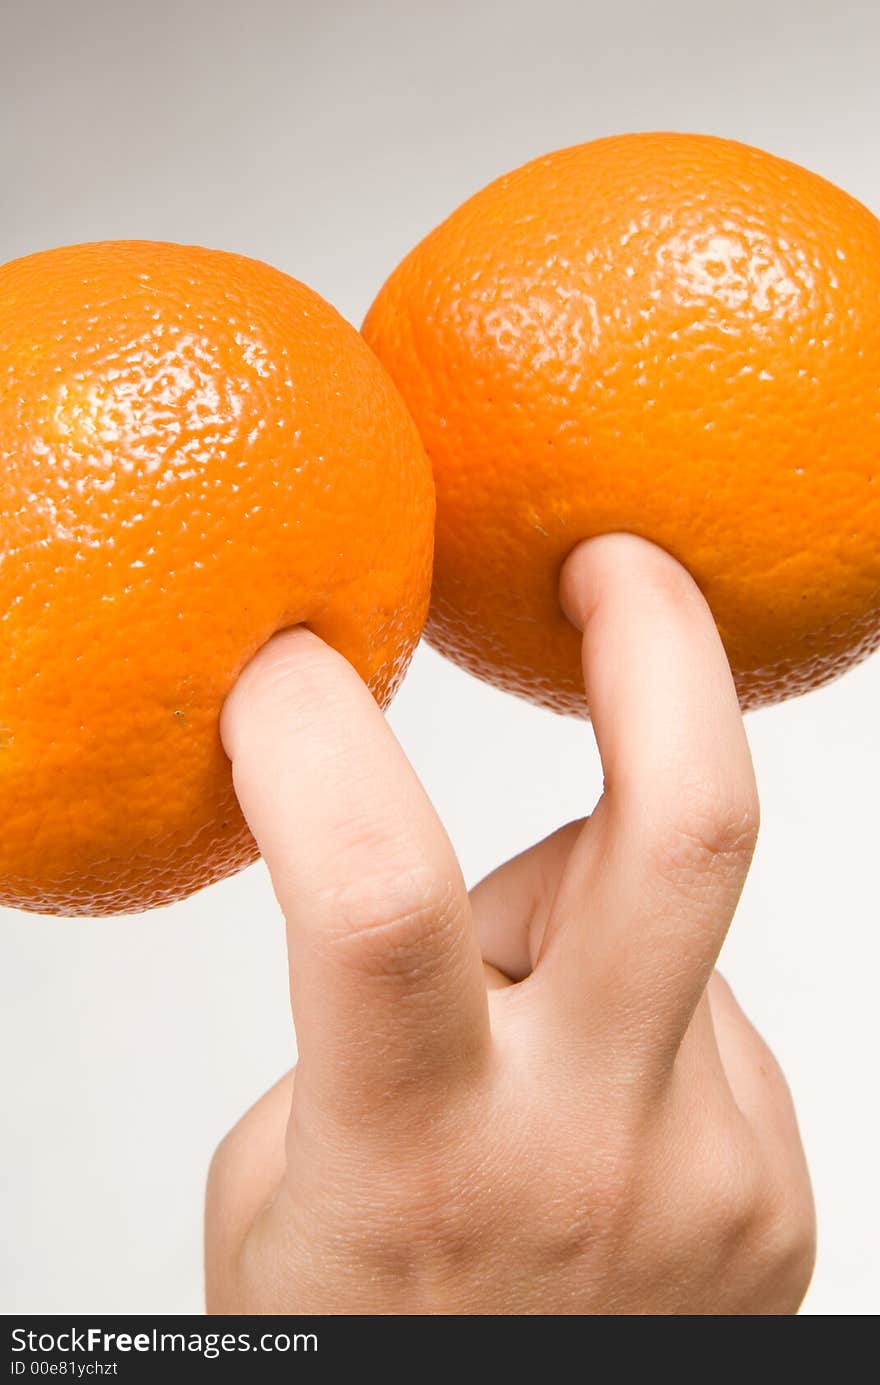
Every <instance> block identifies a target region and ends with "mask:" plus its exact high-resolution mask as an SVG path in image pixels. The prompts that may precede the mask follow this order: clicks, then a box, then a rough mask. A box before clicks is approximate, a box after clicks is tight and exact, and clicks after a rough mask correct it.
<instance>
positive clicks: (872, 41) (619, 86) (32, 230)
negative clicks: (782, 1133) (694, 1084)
mask: <svg viewBox="0 0 880 1385" xmlns="http://www.w3.org/2000/svg"><path fill="white" fill-rule="evenodd" d="M0 17H2V23H0V199H2V208H3V214H2V217H0V260H5V259H8V258H11V257H12V256H15V255H19V254H24V253H27V252H29V251H32V250H37V249H43V248H45V247H48V246H52V245H57V244H63V243H65V242H73V241H78V240H91V239H104V238H108V237H123V236H136V237H149V238H167V239H173V240H180V241H194V242H201V243H203V244H207V245H211V246H220V247H223V248H227V249H233V250H240V251H243V252H245V253H247V254H250V255H254V256H258V257H260V258H263V259H266V260H269V261H271V262H272V263H274V264H276V265H278V266H280V267H281V268H282V269H285V270H287V271H289V272H290V273H292V274H295V275H296V276H297V277H299V278H301V279H304V280H306V281H307V282H308V283H310V284H311V285H312V286H313V287H314V288H316V289H318V290H319V291H320V292H321V293H323V294H325V295H326V296H327V297H328V298H329V299H330V300H331V301H332V302H333V303H335V304H336V305H337V306H338V307H339V308H340V309H341V310H342V312H343V313H345V314H346V315H347V316H348V317H350V318H351V319H352V320H353V321H355V322H358V321H359V320H360V317H361V315H362V313H363V310H364V309H365V308H366V306H367V304H368V303H369V301H370V299H371V297H372V294H373V292H374V291H375V289H376V288H377V286H378V285H379V283H380V282H381V280H382V279H383V278H384V276H385V274H386V273H387V272H388V270H390V268H391V267H392V266H393V264H394V263H395V261H396V260H397V259H398V257H399V256H400V255H401V254H402V253H403V252H404V251H405V250H406V249H408V248H409V246H410V245H411V243H412V242H414V241H415V240H416V239H417V238H418V237H419V236H421V235H422V234H423V233H424V232H425V231H426V230H428V229H429V228H430V227H431V226H432V225H433V224H434V223H435V222H436V221H437V220H439V219H440V218H441V217H442V216H443V215H444V214H445V213H446V212H447V211H449V210H450V209H451V208H452V207H453V206H455V205H456V204H457V203H458V202H459V201H460V200H461V199H462V198H463V197H464V196H465V195H467V194H468V193H470V192H471V191H473V190H474V189H476V188H477V187H479V186H480V185H481V184H482V183H484V182H485V181H487V180H488V179H489V178H491V177H493V176H494V175H496V174H497V173H500V172H502V171H504V170H505V169H507V168H509V167H513V166H515V165H516V164H518V163H521V162H522V161H523V160H525V159H526V158H529V157H531V156H532V155H535V154H539V153H542V152H545V151H546V150H548V149H551V148H553V147H554V146H559V145H564V144H568V143H573V142H575V141H578V140H582V139H589V138H592V137H594V136H596V135H602V134H607V133H613V132H617V131H623V130H634V129H643V128H658V127H666V128H682V129H693V130H702V131H708V132H715V133H719V134H725V135H730V136H733V137H736V138H739V139H744V140H747V141H751V142H753V143H755V144H759V145H762V146H765V147H767V148H769V149H771V150H773V151H774V152H777V153H779V154H783V155H786V156H787V157H789V158H792V159H795V160H797V161H799V162H802V163H804V164H806V165H808V166H809V167H811V168H814V169H816V170H817V171H818V172H820V173H823V174H825V175H826V176H828V177H830V178H832V179H833V180H835V181H836V182H839V183H841V184H842V185H843V186H844V187H846V188H847V189H848V190H849V191H850V192H852V193H854V194H855V195H856V196H858V197H860V198H861V199H862V200H863V201H865V202H866V203H867V204H868V205H869V206H870V207H872V208H873V209H874V210H875V211H877V212H880V165H878V162H877V157H876V151H877V135H878V131H880V119H878V117H880V85H878V82H877V72H878V66H880V64H878V59H880V10H878V9H877V7H876V5H875V4H874V3H873V0H862V3H858V0H849V2H847V0H836V2H835V3H830V2H828V3H817V2H816V0H813V2H812V3H811V2H810V0H791V3H774V0H740V3H738V4H736V5H726V4H725V5H721V4H717V3H712V0H699V3H690V0H678V2H677V3H669V4H661V3H654V4H648V3H643V4H633V3H631V2H630V0H615V3H613V4H610V3H608V0H603V3H601V4H598V3H592V0H588V2H587V3H577V4H575V3H568V4H567V3H561V2H560V0H541V2H540V3H530V4H516V3H507V4H503V5H502V4H493V3H487V0H467V3H464V0H453V2H452V3H449V2H448V0H447V3H444V4H442V5H440V4H437V5H431V6H429V5H419V4H413V3H408V4H405V3H401V2H400V0H380V2H379V3H359V4H356V3H333V0H328V2H327V3H323V4H321V3H319V0H311V3H309V4H302V3H289V4H282V3H276V4H270V3H265V0H263V2H262V3H261V0H251V2H250V3H245V0H238V3H236V4H232V3H229V0H212V3H204V4H193V3H186V0H182V2H181V0H150V2H149V3H147V2H146V0H145V2H144V3H142V4H137V5H132V4H126V3H122V2H118V0H117V2H116V3H100V0H93V3H87V4H83V3H76V0H73V3H60V2H59V3H48V4H46V3H40V0H27V3H25V0H0ZM878 708H880V660H875V661H874V662H873V663H872V664H869V665H867V666H864V667H862V668H861V669H859V670H857V671H856V672H854V673H852V674H850V675H849V676H847V677H846V678H845V679H844V680H842V681H841V682H840V683H838V684H836V685H834V686H832V687H831V688H828V689H826V690H823V691H821V692H819V693H815V694H812V695H811V696H809V697H807V698H805V699H803V700H801V701H800V702H797V703H791V704H789V705H787V706H783V707H781V708H776V709H772V710H769V711H765V712H761V713H758V714H756V715H754V716H753V717H751V718H750V719H749V732H750V736H751V741H752V746H753V750H754V755H755V760H756V765H757V771H758V776H759V782H760V786H761V789H762V797H763V807H764V829H763V836H762V841H761V845H760V848H759V851H758V856H757V860H756V863H755V867H754V871H753V874H752V877H751V880H750V883H749V885H748V887H747V890H746V894H745V897H744V900H743V903H742V907H741V909H740V912H739V915H738V918H737V922H736V924H735V928H734V932H733V935H732V937H731V939H730V942H729V944H728V946H727V949H726V954H725V958H724V965H725V969H726V971H727V973H728V975H729V976H730V978H731V980H732V981H733V984H734V986H735V988H736V989H737V991H738V992H739V995H740V998H741V1000H742V1001H743V1003H744V1004H745V1006H746V1008H747V1009H748V1010H749V1011H750V1013H751V1014H752V1016H753V1017H754V1018H755V1020H756V1021H757V1023H758V1024H759V1025H760V1027H761V1028H762V1029H763V1031H764V1033H765V1034H766V1035H767V1037H768V1038H769V1040H770V1042H771V1044H772V1045H773V1046H774V1048H775V1049H776V1051H777V1053H778V1054H779V1056H780V1058H781V1060H782V1062H783V1064H784V1066H785V1068H786V1070H787V1072H788V1074H789V1076H790V1079H791V1083H792V1086H793V1088H794V1092H795V1095H796V1098H797V1101H798V1106H799V1110H800V1115H801V1121H802V1125H803V1130H804V1136H805V1141H806V1145H807V1149H808V1152H809V1155H810V1160H811V1164H812V1169H813V1175H814V1179H815V1185H816V1192H817V1198H818V1205H819V1214H820V1222H821V1247H820V1255H819V1267H818V1270H817V1274H816V1279H815V1283H814V1287H813V1289H812V1292H811V1295H810V1298H809V1300H808V1311H811V1312H813V1313H835V1314H836V1313H844V1314H845V1313H873V1312H876V1311H877V1310H878V1308H880V1263H878V1256H877V1250H876V1248H877V1245H878V1243H880V1200H878V1197H877V1189H876V1172H877V1167H878V1146H880V1096H878V1093H880V1081H878V1066H880V1064H878V1055H880V1025H878V969H880V933H878V929H877V901H878V896H880V885H878V881H877V875H876V868H875V866H874V864H873V862H874V860H875V859H876V843H877V836H878V825H880V804H878V801H877V794H876V785H877V783H878V778H880V773H878V772H880V730H878V725H877V711H878ZM391 719H392V722H393V724H394V726H395V728H396V730H397V732H398V734H399V736H400V737H401V739H402V741H403V743H404V745H405V747H406V749H407V751H408V752H409V754H410V756H411V757H412V759H413V761H414V762H415V765H416V767H417V769H418V771H419V772H420V774H421V775H422V777H423V779H424V781H425V783H426V785H427V787H428V790H429V792H430V793H431V795H432V796H433V798H434V800H435V802H436V804H437V806H438V808H439V810H440V812H441V814H442V816H443V818H444V820H445V822H446V823H447V825H448V827H449V830H450V832H451V835H452V837H453V840H454V841H455V843H456V845H457V847H458V849H459V851H460V853H461V856H462V859H463V862H464V867H465V871H466V873H467V875H468V877H469V879H470V880H476V879H477V878H478V877H479V876H480V875H481V874H483V873H484V872H485V871H486V870H488V869H489V868H491V867H492V866H493V865H495V864H496V863H497V862H498V861H499V860H500V859H501V858H503V857H505V856H508V855H510V854H511V853H513V852H514V851H516V850H518V849H519V848H520V847H522V846H524V845H525V844H527V843H528V842H530V841H532V840H533V839H535V838H537V837H539V836H541V835H543V834H544V833H546V832H547V831H549V830H551V829H552V828H554V827H556V826H557V825H558V824H559V823H561V822H562V821H563V820H565V819H567V818H569V817H572V816H574V815H576V814H579V813H581V812H583V811H585V810H587V809H588V808H589V807H590V806H591V804H592V802H593V800H594V799H595V796H596V794H597V792H598V789H599V772H598V763H597V757H596V753H595V749H594V746H593V744H592V739H591V735H590V732H589V730H588V729H587V728H585V727H583V726H581V725H578V724H575V723H574V722H566V721H564V720H562V719H559V718H556V717H554V716H553V715H551V714H549V713H542V712H540V711H537V710H535V709H533V708H531V707H529V706H527V705H526V704H520V703H518V702H516V701H514V700H513V699H511V698H508V697H506V696H504V695H503V694H500V693H496V692H493V691H492V690H490V689H487V688H484V687H482V686H481V685H479V684H477V683H476V682H474V681H473V680H471V679H469V678H468V677H467V676H466V675H464V674H462V673H459V672H458V671H457V670H455V669H453V668H452V667H450V666H449V665H447V664H445V663H444V662H443V661H442V660H440V659H439V658H438V657H437V656H436V655H434V654H432V653H431V652H430V651H428V650H424V649H423V650H422V651H420V653H419V655H418V656H417V659H416V661H415V664H414V667H413V671H412V674H411V676H410V678H409V680H408V682H407V683H406V685H405V687H404V690H403V692H402V693H401V695H400V697H399V698H398V700H397V702H396V704H395V706H394V708H393V710H392V713H391ZM0 830H2V827H0ZM0 985H2V1018H0V1024H2V1035H0V1051H2V1054H3V1062H4V1071H3V1101H2V1110H0V1125H2V1132H0V1133H2V1160H3V1171H2V1172H3V1177H2V1183H0V1202H2V1208H0V1218H2V1236H0V1262H2V1263H0V1309H2V1310H5V1311H6V1312H7V1313H12V1312H19V1311H31V1312H38V1313H48V1312H61V1311H64V1312H71V1313H86V1312H99V1311H100V1312H122V1311H127V1310H135V1311H144V1312H147V1311H149V1312H172V1313H173V1312H181V1311H199V1309H200V1307H201V1263H200V1258H201V1246H200V1219H201V1197H202V1186H203V1179H204V1173H205V1168H206V1165H207V1162H208V1159H209V1157H210V1153H211V1150H212V1148H213V1146H214V1144H215V1143H216V1141H217V1140H218V1139H219V1137H220V1136H221V1135H222V1133H223V1132H224V1130H225V1129H226V1127H227V1126H228V1125H229V1124H230V1123H231V1122H232V1121H233V1120H234V1119H235V1118H236V1117H237V1115H238V1114H239V1113H240V1112H241V1111H242V1109H243V1108H244V1107H245V1106H246V1105H247V1104H249V1102H250V1101H251V1100H252V1099H253V1097H254V1096H255V1095H256V1094H257V1093H259V1092H260V1091H261V1090H262V1089H263V1088H265V1087H266V1086H267V1085H268V1084H269V1083H271V1082H272V1081H273V1080H274V1079H275V1077H276V1076H278V1074H279V1073H280V1071H281V1070H282V1069H283V1068H285V1067H286V1066H287V1065H288V1064H289V1063H290V1062H291V1060H292V1058H293V1041H292V1036H291V1032H290V1027H289V1020H288V1013H287V1004H286V995H285V968H284V957H283V951H282V935H281V928H280V925H279V919H278V916H277V912H276V909H275V906H274V903H273V900H272V897H271V894H270V891H269V889H268V886H267V882H266V877H265V874H264V871H263V868H262V866H256V867H254V868H253V869H252V870H250V871H248V872H246V873H245V874H244V875H242V876H240V877H238V878H237V879H234V880H231V881H229V882H227V883H225V884H222V885H220V886H217V887H215V888H213V889H211V890H208V891H207V892H205V893H203V894H201V895H199V896H198V897H196V898H194V899H192V900H190V901H188V902H187V903H185V904H182V905H179V906H176V907H174V908H171V909H168V910H165V911H164V912H162V913H156V914H154V915H151V916H147V917H143V918H139V919H135V920H121V921H115V922H114V921H106V922H99V923H90V922H67V921H64V920H54V919H37V918H31V917H27V916H25V915H23V914H14V913H6V914H3V915H2V917H0Z"/></svg>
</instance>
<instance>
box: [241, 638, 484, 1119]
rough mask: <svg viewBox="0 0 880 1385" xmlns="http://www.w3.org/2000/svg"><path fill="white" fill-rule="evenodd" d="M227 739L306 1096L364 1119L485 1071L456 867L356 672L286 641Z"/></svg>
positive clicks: (479, 974) (473, 948) (328, 653)
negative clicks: (272, 919) (278, 926)
mask: <svg viewBox="0 0 880 1385" xmlns="http://www.w3.org/2000/svg"><path fill="white" fill-rule="evenodd" d="M221 728H222V734H223V741H224V745H225V747H226V751H227V753H228V754H229V756H230V758H231V760H232V767H233V776H234V781H235V788H236V792H237V794H238V798H239V802H240V804H241V808H242V811H243V813H244V815H245V817H246V819H247V821H248V824H249V826H250V828H251V831H252V832H253V834H254V836H255V837H256V840H257V844H258V845H259V847H260V850H261V852H262V853H263V857H264V859H265V861H266V863H267V865H268V867H269V871H270V873H271V876H272V883H273V885H274V888H275V893H276V895H277V896H278V900H279V903H280V904H281V907H282V910H283V911H284V916H285V919H286V921H287V949H288V956H289V960H290V985H291V997H292V1005H293V1013H294V1021H295V1025H296V1033H297V1041H298V1047H299V1060H300V1061H299V1068H298V1077H297V1091H298V1093H299V1094H308V1095H310V1096H311V1097H313V1098H317V1100H318V1101H319V1102H320V1104H321V1106H322V1107H323V1108H324V1109H332V1110H333V1111H334V1112H336V1113H337V1114H338V1115H342V1116H344V1117H345V1118H346V1119H360V1118H362V1116H363V1114H364V1113H365V1111H367V1110H371V1111H373V1112H378V1111H380V1109H381V1110H382V1111H384V1110H385V1107H386V1106H387V1103H388V1100H389V1098H393V1097H395V1096H396V1094H398V1093H399V1092H400V1091H401V1090H402V1089H404V1088H406V1089H407V1090H408V1091H413V1090H415V1089H416V1088H418V1087H420V1086H425V1085H429V1084H431V1083H432V1082H433V1081H434V1080H435V1079H439V1078H440V1077H442V1076H447V1077H448V1076H449V1075H450V1074H451V1073H452V1071H453V1069H455V1068H460V1067H464V1066H466V1065H467V1064H468V1063H469V1062H472V1061H475V1060H477V1059H478V1058H479V1056H480V1054H481V1053H482V1052H483V1051H485V1049H486V1048H487V1047H488V1033H489V1029H488V1003H487V999H486V988H485V984H484V981H483V969H482V963H481V959H480V952H479V946H478V943H477V939H476V936H475V932H474V929H473V926H472V922H471V916H470V906H469V901H468V897H467V892H466V889H465V885H464V881H463V879H462V877H461V872H460V870H459V866H458V862H457V860H456V858H455V854H454V852H453V850H452V846H451V844H450V842H449V839H448V837H447V836H446V833H445V831H444V830H443V827H442V826H441V824H440V822H439V820H438V818H437V816H436V814H435V812H434V810H433V808H432V806H431V804H430V802H429V800H428V798H427V796H426V794H425V792H424V790H423V789H422V786H421V784H420V783H419V781H418V779H417V778H416V775H415V772H414V771H413V769H412V767H411V766H410V764H409V762H408V761H407V759H406V757H405V755H404V753H403V751H402V749H401V747H400V745H399V744H398V742H397V740H396V739H395V737H394V735H393V733H392V732H391V729H390V728H389V726H388V725H387V723H386V721H385V719H384V717H383V716H382V713H381V712H380V710H379V708H378V707H377V706H376V703H375V702H374V700H373V698H372V696H371V694H370V692H369V691H368V690H367V688H366V686H365V685H364V683H363V682H362V681H361V679H360V678H359V677H358V675H357V674H356V673H355V671H354V669H353V668H352V667H351V665H350V664H348V663H347V662H346V660H345V659H343V658H342V656H341V655H340V654H337V653H336V652H335V651H334V650H332V649H330V648H329V647H328V646H327V645H325V644H323V643H322V642H321V641H320V640H319V639H318V638H317V637H316V636H315V635H313V634H311V633H310V632H308V631H307V630H303V629H297V630H289V631H286V632H285V633H284V634H282V635H279V636H276V637H275V639H274V640H272V641H271V642H270V643H269V644H268V645H267V646H266V647H265V648H264V649H262V650H261V651H260V653H259V654H257V656H256V657H255V659H254V660H253V661H252V662H251V664H250V665H249V666H248V667H247V668H246V669H245V671H244V673H243V674H242V676H241V678H240V679H239V681H238V683H237V684H236V687H235V688H234V689H233V691H232V693H231V694H230V697H229V698H228V699H227V703H226V706H225V708H224V711H223V718H222V723H221Z"/></svg>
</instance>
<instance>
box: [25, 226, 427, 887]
mask: <svg viewBox="0 0 880 1385" xmlns="http://www.w3.org/2000/svg"><path fill="white" fill-rule="evenodd" d="M0 462H2V470H0V494H2V519H0V611H2V625H0V658H2V662H0V816H2V822H3V831H2V833H0V901H2V902H3V903H4V904H10V905H15V906H18V907H19V908H25V909H33V910H38V911H41V912H52V913H63V914H108V913H119V912H130V911H135V910H141V909H146V908H149V907H150V906H152V905H157V904H165V903H168V902H170V901H172V900H176V899H180V898H181V897H182V896H184V895H187V894H189V893H190V892H191V891H193V890H195V889H198V888H199V887H200V886H202V885H206V884H208V883H209V882H211V881H213V880H217V879H219V878H220V877H222V876H225V875H228V874H229V873H230V872H232V871H235V870H237V869H239V868H240V867H241V866H244V865H246V864H247V863H248V862H250V861H252V860H253V859H254V858H255V857H256V855H257V850H256V846H255V844H254V842H253V840H252V838H251V836H250V834H249V832H248V830H247V828H246V826H245V824H244V821H243V819H242V817H241V814H240V812H239V809H238V806H237V804H236V800H235V796H234V793H233V789H232V781H231V775H230V769H229V763H228V761H227V759H226V756H225V755H224V753H223V749H222V746H221V743H220V737H219V732H218V718H219V713H220V709H221V706H222V703H223V700H224V698H225V696H226V694H227V693H228V692H229V689H230V688H231V687H232V684H233V682H234V680H235V678H236V676H237V674H238V673H239V671H240V670H241V668H242V667H243V666H244V664H245V663H246V662H247V660H248V659H249V658H250V657H251V655H253V654H254V653H255V651H256V650H257V649H258V648H259V647H260V646H261V645H262V644H263V643H264V642H265V641H266V640H267V639H269V637H270V636H271V635H272V634H273V632H275V631H277V630H280V629H281V628H282V627H285V626H290V625H294V624H297V623H299V622H307V623H308V624H309V625H310V626H311V628H312V629H313V630H314V631H315V632H316V633H317V634H318V635H320V636H321V637H322V638H323V639H325V640H327V641H328V642H329V643H330V644H332V645H334V646H335V647H336V648H337V649H339V650H340V651H341V652H342V653H343V654H344V655H345V656H346V657H347V658H348V659H349V660H350V661H351V662H352V664H353V665H354V666H355V668H356V669H357V670H358V672H359V673H360V674H361V675H362V677H363V678H364V679H365V680H366V682H367V683H368V684H369V686H370V688H371V689H372V691H373V693H374V694H375V696H376V698H377V700H378V701H379V702H380V703H381V704H383V705H384V704H385V703H387V701H388V700H389V698H390V697H391V695H392V693H393V691H394V689H395V687H396V685H397V684H398V682H399V680H400V678H401V677H402V675H403V673H404V670H405V668H406V665H407V663H408V660H409V658H410V655H411V653H412V650H413V648H414V646H415V644H416V642H417V640H418V638H419V634H420V631H421V628H422V624H423V622H424V617H425V613H426V610H427V602H428V594H429V589H430V571H431V549H432V537H433V520H434V497H433V483H432V480H431V475H430V467H429V465H428V461H427V458H426V457H425V454H424V450H423V448H422V446H421V443H420V441H419V439H418V435H417V433H416V431H415V428H414V426H413V424H412V421H411V419H410V418H409V416H408V414H407V412H406V409H405V407H404V405H403V404H402V402H401V400H400V397H399V395H398V394H397V392H396V390H395V389H394V386H393V385H392V383H391V381H390V380H389V378H388V376H387V375H386V373H385V371H384V370H383V369H382V367H381V366H380V365H379V363H378V361H377V360H376V358H375V357H374V356H373V354H372V353H371V352H370V351H369V349H368V348H367V347H366V345H365V344H364V342H363V340H362V338H361V337H360V336H359V334H358V333H357V332H356V331H355V329H354V328H352V327H351V326H349V324H348V323H346V322H345V321H344V320H343V319H342V318H341V317H340V316H339V315H338V314H337V313H336V312H335V311H334V309H332V308H331V307H330V306H329V305H328V304H327V303H325V302H324V301H323V300H322V299H321V298H319V297H318V296H317V295H316V294H315V293H313V292H312V291H311V290H310V289H308V288H306V287H305V286H304V285H302V284H300V283H298V282H296V281H295V280H293V279H290V278H288V276H287V275H285V274H282V273H280V272H279V271H278V270H275V269H271V268H269V267H268V266H267V265H264V264H259V263H256V262H255V261H253V260H248V259H245V258H243V257H241V256H237V255H230V254H225V253H222V252H217V251H210V250H202V249H197V248H193V247H186V246H178V245H167V244H152V243H147V242H118V243H107V244H96V245H83V246H75V247H72V248H67V249H62V250H54V251H49V252H47V253H44V254H38V255H33V256H30V257H28V258H26V259H21V260H17V261H14V262H12V263H10V264H7V265H5V266H3V267H2V268H0Z"/></svg>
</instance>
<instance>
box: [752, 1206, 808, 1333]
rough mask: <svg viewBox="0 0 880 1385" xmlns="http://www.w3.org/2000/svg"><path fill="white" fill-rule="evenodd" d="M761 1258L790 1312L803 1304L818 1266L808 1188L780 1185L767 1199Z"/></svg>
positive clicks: (762, 1219)
mask: <svg viewBox="0 0 880 1385" xmlns="http://www.w3.org/2000/svg"><path fill="white" fill-rule="evenodd" d="M758 1234H759V1240H760V1247H761V1253H762V1257H763V1259H764V1262H765V1264H766V1266H767V1271H768V1278H769V1279H770V1281H771V1282H772V1284H773V1285H774V1289H775V1293H776V1295H777V1297H779V1298H780V1300H781V1301H782V1302H783V1304H785V1305H786V1306H787V1307H789V1308H790V1309H792V1310H793V1309H795V1308H797V1307H798V1306H799V1304H800V1303H801V1301H802V1299H803V1297H804V1295H805V1294H806V1292H807V1289H808V1288H809V1286H810V1280H811V1279H812V1277H813V1269H814V1267H815V1264H816V1214H815V1208H814V1206H813V1199H812V1194H811V1192H810V1189H809V1185H808V1184H806V1183H805V1182H803V1181H801V1180H798V1181H794V1182H786V1183H783V1184H780V1185H778V1186H777V1188H776V1190H775V1191H774V1192H773V1193H771V1194H769V1195H768V1196H767V1197H766V1198H765V1205H764V1209H763V1215H762V1217H761V1219H760V1224H759V1228H758Z"/></svg>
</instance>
